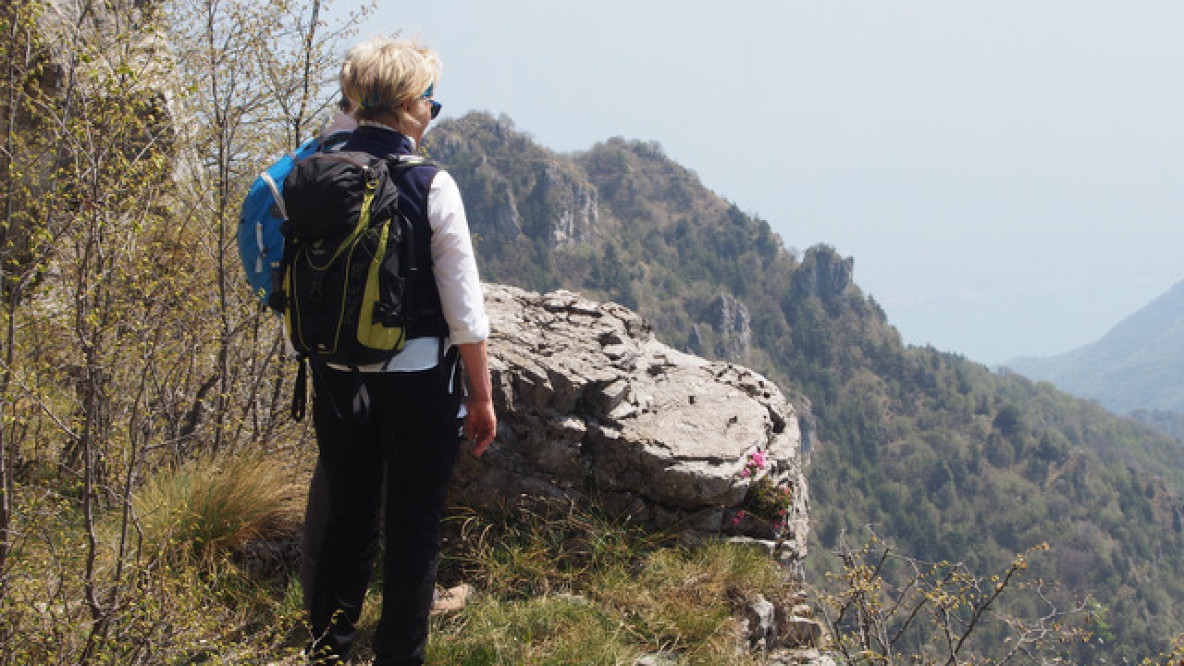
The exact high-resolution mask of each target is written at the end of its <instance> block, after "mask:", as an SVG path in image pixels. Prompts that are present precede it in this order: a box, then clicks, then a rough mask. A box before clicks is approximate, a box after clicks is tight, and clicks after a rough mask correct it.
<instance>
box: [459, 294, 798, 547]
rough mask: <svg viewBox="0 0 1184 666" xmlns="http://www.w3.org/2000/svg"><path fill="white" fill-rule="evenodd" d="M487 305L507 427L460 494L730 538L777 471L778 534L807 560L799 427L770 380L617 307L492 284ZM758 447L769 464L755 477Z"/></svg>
mask: <svg viewBox="0 0 1184 666" xmlns="http://www.w3.org/2000/svg"><path fill="white" fill-rule="evenodd" d="M485 300H486V306H487V308H488V310H489V314H490V318H491V320H492V324H493V334H492V336H491V337H490V340H489V350H490V369H491V373H492V376H493V385H494V401H495V406H496V409H497V411H498V417H499V419H500V425H499V429H498V438H497V440H496V441H495V442H494V444H493V445H492V446H491V447H490V448H489V450H488V451H487V452H486V453H485V455H484V456H482V457H481V458H474V457H473V456H471V455H463V456H462V457H461V460H460V462H459V464H458V473H457V479H456V483H455V485H454V487H453V491H454V497H455V498H456V499H458V500H460V501H464V502H467V503H471V504H476V505H479V506H488V507H496V506H505V505H509V504H513V503H515V502H516V501H518V500H519V499H520V498H522V497H543V498H564V499H567V500H572V501H576V502H579V501H581V500H583V499H596V500H597V501H598V502H600V503H601V504H602V505H603V506H605V507H606V508H608V509H609V510H610V511H614V512H619V514H620V515H621V516H626V515H627V516H629V517H631V518H632V519H634V520H638V521H640V522H643V523H646V524H650V525H653V526H655V527H659V528H668V527H672V526H678V527H685V528H686V529H688V530H693V531H705V532H718V531H725V532H726V531H729V529H732V526H734V525H741V526H742V528H743V529H751V528H752V521H747V520H746V521H743V522H741V521H737V520H735V516H736V514H737V512H738V511H739V510H740V507H741V503H742V502H743V500H744V498H745V495H746V494H747V492H748V489H749V484H750V483H751V482H752V481H753V479H754V478H760V477H762V476H765V475H770V476H771V477H772V478H771V479H770V480H772V481H774V482H775V483H781V484H786V485H788V486H789V487H791V488H792V489H793V491H794V493H793V496H794V498H793V506H792V507H791V510H790V512H789V516H787V521H786V528H785V529H784V530H782V532H781V536H782V538H783V539H784V543H783V546H785V547H787V550H788V551H789V552H790V553H792V555H791V557H794V558H800V557H802V556H804V554H805V538H806V529H807V515H806V507H807V502H808V495H807V491H806V485H805V479H804V477H803V475H802V457H801V435H800V431H799V428H798V419H797V416H796V414H795V413H794V409H793V406H792V405H790V403H789V402H788V401H787V400H786V399H785V397H784V395H783V394H782V393H781V390H780V389H779V388H777V386H775V385H774V384H773V383H772V382H771V381H769V380H767V379H765V378H764V377H762V376H761V375H759V374H757V373H756V372H754V371H752V370H749V369H747V368H744V367H740V366H736V365H733V364H730V363H723V362H712V361H707V360H705V359H703V358H700V357H697V356H692V355H689V354H685V353H682V352H679V351H677V350H675V349H673V348H671V347H669V346H667V345H665V344H663V343H661V342H659V341H658V340H657V339H656V338H655V336H654V334H653V331H652V330H651V328H650V327H649V325H648V324H647V323H646V322H645V321H644V320H643V319H642V318H641V317H640V316H639V315H637V314H636V313H634V312H632V311H630V310H629V309H627V308H625V307H622V306H620V305H617V304H615V303H597V302H594V301H591V300H588V299H586V298H584V297H582V296H579V295H578V294H575V293H572V292H566V291H557V292H552V293H548V294H542V295H540V294H537V293H532V292H527V291H523V290H520V289H516V288H513V287H507V286H501V285H486V287H485ZM758 449H759V450H763V451H764V452H765V454H766V457H767V464H766V466H765V469H763V470H761V471H759V472H758V474H757V475H756V476H755V477H751V478H750V477H747V476H745V475H744V474H743V470H744V468H745V466H746V464H747V463H748V456H749V455H750V454H752V453H753V452H755V451H757V450H758ZM750 536H756V537H764V538H768V537H769V535H767V534H759V533H753V534H751V535H750Z"/></svg>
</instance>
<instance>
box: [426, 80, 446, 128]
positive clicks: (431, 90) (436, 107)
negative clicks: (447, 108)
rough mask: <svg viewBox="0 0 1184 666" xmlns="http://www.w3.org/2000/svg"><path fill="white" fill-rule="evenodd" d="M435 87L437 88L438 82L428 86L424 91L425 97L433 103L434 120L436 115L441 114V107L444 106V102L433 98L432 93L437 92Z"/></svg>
mask: <svg viewBox="0 0 1184 666" xmlns="http://www.w3.org/2000/svg"><path fill="white" fill-rule="evenodd" d="M435 89H436V84H434V83H433V84H432V85H430V86H428V89H427V90H425V91H423V98H424V99H426V100H427V101H428V102H429V103H430V104H431V105H432V120H435V119H436V116H438V115H440V109H441V108H443V106H444V105H443V104H441V103H439V102H437V101H436V100H434V99H432V95H433V94H434V93H435Z"/></svg>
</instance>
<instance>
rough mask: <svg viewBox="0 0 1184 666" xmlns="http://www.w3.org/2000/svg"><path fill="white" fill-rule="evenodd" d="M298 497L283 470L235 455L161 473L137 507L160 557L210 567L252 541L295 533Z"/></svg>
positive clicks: (138, 499) (138, 497)
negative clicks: (293, 530) (289, 532)
mask: <svg viewBox="0 0 1184 666" xmlns="http://www.w3.org/2000/svg"><path fill="white" fill-rule="evenodd" d="M296 494H297V491H296V490H295V489H294V487H293V486H292V484H291V483H290V482H289V480H288V478H287V473H286V471H285V470H283V469H282V468H281V467H280V466H279V465H277V464H275V463H274V462H272V461H268V460H266V459H263V458H261V457H257V456H249V455H242V454H236V455H225V456H220V457H214V458H204V459H199V460H197V461H194V462H192V463H189V464H186V465H183V466H181V467H177V468H166V469H163V470H161V471H160V472H159V473H158V474H157V475H156V476H154V477H153V478H151V479H149V481H148V482H147V483H145V484H144V487H143V488H142V489H141V490H140V492H139V493H137V494H136V497H135V502H134V506H135V509H136V514H137V515H138V516H139V518H140V520H141V523H142V525H143V528H144V534H145V538H146V539H147V541H148V543H150V544H152V545H154V546H155V547H156V549H157V550H158V552H161V553H162V554H164V555H166V556H169V557H177V558H180V559H181V560H183V561H188V562H191V563H197V564H206V565H209V564H213V563H215V562H217V561H218V560H220V559H222V558H224V557H226V556H227V555H229V554H230V553H232V552H234V551H235V550H236V549H239V548H241V547H242V546H243V545H244V544H246V543H247V542H248V541H251V540H254V539H266V538H269V537H274V536H278V535H280V534H282V533H284V532H286V531H290V530H291V529H292V525H294V524H296V522H297V521H298V520H299V511H298V508H297V507H296V506H294V503H293V502H292V501H291V500H292V498H293V497H295V496H296Z"/></svg>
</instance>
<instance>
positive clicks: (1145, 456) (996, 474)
mask: <svg viewBox="0 0 1184 666" xmlns="http://www.w3.org/2000/svg"><path fill="white" fill-rule="evenodd" d="M428 143H429V145H428V150H429V153H430V154H431V155H432V157H433V158H434V159H436V160H437V161H439V162H441V163H442V164H443V165H445V166H447V167H448V168H449V169H450V170H451V171H452V172H453V174H454V175H455V176H456V179H457V180H458V182H459V183H460V184H461V187H462V190H463V193H464V195H465V198H466V203H467V205H468V207H469V210H470V217H471V224H472V226H473V229H474V232H475V233H476V234H477V236H478V238H479V243H478V254H479V255H480V258H481V261H482V264H483V265H482V270H483V271H484V275H485V277H486V278H487V279H490V280H494V281H499V282H506V283H510V284H516V285H519V286H524V287H527V288H533V289H538V290H547V289H553V288H559V287H563V288H568V289H574V290H579V291H583V292H586V293H588V294H590V295H593V296H597V297H604V298H610V299H614V300H617V301H619V302H621V303H623V304H625V305H628V306H630V307H634V308H636V309H638V310H639V311H640V312H641V313H642V314H644V315H645V316H646V317H647V318H649V319H650V320H651V321H652V322H653V323H654V325H655V327H656V329H657V331H658V332H659V335H660V336H661V337H662V338H663V339H664V340H665V341H666V342H668V343H670V344H672V345H675V346H678V347H680V348H684V349H688V350H691V351H695V352H698V353H701V354H704V355H706V356H709V357H714V358H725V359H729V360H734V361H736V362H741V363H745V364H748V365H751V366H753V367H755V368H756V369H758V370H760V371H761V372H763V373H765V374H766V375H768V376H770V377H772V378H774V379H775V380H777V381H778V382H779V383H780V384H781V386H782V387H783V389H784V390H785V391H786V392H787V394H789V395H792V396H794V397H795V399H796V401H797V402H798V405H799V407H800V408H801V412H802V413H803V414H804V415H805V420H806V423H805V426H806V430H807V432H810V431H811V430H812V428H811V426H816V437H814V438H813V439H814V441H813V462H812V465H811V467H810V470H809V480H810V484H811V492H812V512H813V522H814V524H815V531H816V534H817V538H818V542H819V545H820V546H821V548H816V549H815V553H816V555H815V556H814V557H813V558H812V559H813V561H812V567H813V569H814V570H816V571H818V572H821V571H825V570H831V571H833V570H835V568H836V564H835V562H834V561H833V560H829V559H828V557H827V556H826V551H827V549H830V548H832V547H833V546H835V545H836V543H838V542H839V541H840V540H841V539H846V540H855V541H859V540H861V539H864V538H866V536H867V533H868V530H869V529H870V530H872V531H874V532H875V533H876V534H878V535H879V536H880V537H884V538H887V539H889V540H891V541H892V542H894V543H895V544H897V545H898V546H899V547H900V548H901V549H902V550H903V551H905V552H907V553H909V554H911V555H912V556H914V557H917V558H922V559H926V560H930V561H937V560H950V561H961V562H964V563H966V564H967V565H968V566H970V567H971V568H972V569H973V570H975V571H978V572H991V571H998V570H1001V569H1002V568H1004V567H1005V566H1006V564H1007V562H1009V561H1010V560H1011V558H1012V557H1013V556H1014V555H1015V554H1016V553H1018V552H1021V551H1024V550H1026V549H1029V548H1032V547H1034V546H1038V545H1040V544H1042V543H1047V544H1048V545H1049V549H1048V550H1047V551H1046V552H1045V553H1044V554H1043V555H1041V556H1038V557H1034V558H1033V561H1032V564H1031V566H1032V569H1033V571H1034V572H1035V575H1036V577H1037V578H1038V579H1041V580H1044V581H1046V582H1048V583H1050V588H1049V590H1048V591H1046V595H1047V596H1048V598H1049V599H1050V600H1051V601H1052V602H1053V603H1054V604H1055V605H1056V607H1057V608H1060V609H1068V608H1072V607H1074V605H1075V604H1078V605H1079V606H1080V607H1083V608H1088V609H1090V610H1091V612H1090V613H1089V614H1088V617H1087V618H1085V620H1086V621H1087V623H1088V624H1089V625H1090V626H1089V628H1090V629H1092V631H1093V633H1092V636H1093V637H1092V640H1091V641H1090V642H1088V643H1085V644H1082V645H1078V646H1075V647H1074V648H1072V650H1073V651H1072V653H1071V656H1072V658H1073V659H1074V660H1079V663H1085V662H1086V661H1094V660H1097V659H1100V658H1102V657H1105V658H1108V659H1114V660H1118V659H1127V660H1136V661H1137V660H1139V659H1143V658H1151V657H1154V656H1155V655H1159V654H1164V653H1166V652H1168V651H1169V650H1170V647H1171V640H1172V639H1173V637H1174V636H1175V634H1176V633H1177V632H1178V631H1179V627H1181V626H1184V616H1181V614H1180V613H1181V611H1180V610H1179V609H1180V608H1181V607H1182V603H1184V561H1182V559H1181V557H1182V555H1181V553H1182V550H1181V547H1182V546H1184V538H1182V529H1184V525H1182V511H1184V506H1182V504H1181V500H1180V493H1181V489H1184V446H1182V445H1181V443H1180V442H1179V441H1177V440H1174V439H1171V438H1169V437H1166V436H1163V435H1160V434H1157V433H1155V432H1153V431H1152V430H1150V429H1149V428H1146V427H1144V426H1142V425H1140V424H1138V423H1136V422H1134V421H1132V420H1126V419H1122V418H1118V417H1115V416H1113V415H1111V414H1110V413H1108V412H1106V411H1105V410H1103V409H1101V408H1100V407H1099V406H1098V405H1096V404H1095V403H1091V402H1087V401H1083V400H1078V399H1075V398H1073V397H1070V396H1069V395H1067V394H1065V393H1062V392H1060V391H1058V390H1057V389H1055V388H1054V387H1053V386H1052V385H1050V384H1047V383H1033V382H1031V381H1029V380H1027V379H1025V378H1023V377H1021V376H1018V375H1014V374H1002V375H1000V374H994V373H992V372H990V371H989V370H988V369H987V368H986V367H984V366H982V365H981V364H977V363H974V362H972V361H970V360H967V359H965V358H962V357H960V356H957V355H954V354H948V353H941V352H938V351H936V350H934V349H931V348H915V347H906V346H905V345H903V344H902V343H901V339H900V336H899V334H898V333H897V331H896V330H895V329H894V328H893V327H892V326H891V325H890V323H889V322H888V321H887V320H886V318H885V315H884V312H883V310H882V309H881V308H880V307H879V306H878V305H877V304H876V302H875V300H874V299H873V298H872V297H870V296H867V295H865V294H863V292H862V291H861V290H860V289H859V287H858V285H857V284H855V283H854V282H853V281H852V279H851V278H852V272H853V263H854V262H853V261H852V260H851V259H846V258H843V257H841V256H840V255H839V254H838V253H837V252H836V251H835V249H833V248H830V247H826V246H818V247H813V248H810V249H809V250H807V251H806V252H805V253H804V255H802V256H797V254H796V253H795V252H793V251H790V250H788V249H787V248H786V247H785V246H784V245H783V243H782V240H781V239H779V238H778V237H777V236H776V235H775V234H774V233H773V232H772V231H771V229H770V227H769V225H768V223H767V222H765V221H764V220H761V219H759V218H756V217H754V216H751V215H748V214H746V213H744V212H743V211H742V210H741V209H740V207H739V206H737V205H736V204H733V203H729V202H727V201H724V200H722V199H721V198H719V197H718V196H716V195H714V194H713V193H712V192H711V191H710V190H709V189H708V188H707V187H705V186H704V185H703V184H702V183H701V182H700V181H699V179H698V177H697V176H696V175H695V174H694V172H692V171H690V170H688V169H686V168H685V167H682V166H680V165H678V164H676V163H674V162H673V161H671V160H670V159H668V158H667V157H665V155H664V154H663V153H662V150H661V148H660V147H659V146H657V145H655V144H652V143H643V142H636V141H626V140H623V139H619V138H616V139H611V140H608V141H605V142H604V143H601V144H597V145H596V146H594V147H592V148H591V149H590V150H588V151H586V152H580V153H576V154H572V155H559V154H555V153H552V152H550V151H548V150H546V149H544V148H542V147H541V146H539V145H537V144H536V143H535V142H533V141H532V140H531V138H530V136H529V135H527V134H525V133H523V132H520V131H518V130H516V129H515V128H514V127H513V124H512V122H511V121H510V120H509V119H507V118H500V119H495V118H493V117H491V116H489V115H487V114H470V115H468V116H466V117H464V118H461V119H459V120H455V121H448V122H445V123H442V124H440V125H439V127H438V128H436V129H435V130H434V131H433V133H432V134H430V135H429V142H428ZM783 228H789V229H792V220H791V221H786V224H785V225H784V226H783ZM817 580H819V581H820V580H821V578H820V577H818V578H817ZM1052 583H1055V589H1052V586H1051V584H1052ZM1032 610H1035V609H1032Z"/></svg>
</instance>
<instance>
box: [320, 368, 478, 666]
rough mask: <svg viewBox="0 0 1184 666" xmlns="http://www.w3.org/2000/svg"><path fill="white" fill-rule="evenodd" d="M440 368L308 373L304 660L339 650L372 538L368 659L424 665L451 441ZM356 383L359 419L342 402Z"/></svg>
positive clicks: (448, 399) (455, 431) (361, 588)
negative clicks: (307, 629)
mask: <svg viewBox="0 0 1184 666" xmlns="http://www.w3.org/2000/svg"><path fill="white" fill-rule="evenodd" d="M449 366H450V364H448V363H446V364H444V366H443V367H449ZM451 374H452V373H451V372H450V371H445V370H443V369H442V368H434V369H431V370H425V371H423V372H406V373H404V372H385V373H360V377H359V373H350V372H343V371H337V370H333V369H330V368H319V369H318V370H317V371H316V372H314V374H313V381H314V384H313V386H314V398H313V419H314V425H315V427H316V434H317V446H318V448H319V450H320V455H319V459H318V470H317V472H316V474H315V475H314V479H313V483H312V484H311V488H310V495H309V514H308V517H307V521H308V525H307V526H306V542H305V545H306V547H307V548H308V551H307V554H308V557H309V559H310V565H309V567H308V568H307V570H306V572H305V573H306V580H305V585H306V587H305V595H306V601H307V605H308V610H309V615H310V621H311V624H312V631H313V636H314V640H315V641H316V643H315V644H314V645H313V650H314V655H315V654H331V655H335V656H337V657H339V658H342V659H344V658H345V657H346V656H347V655H348V653H349V650H350V647H351V646H352V643H353V639H354V632H355V626H356V624H357V622H358V618H359V616H360V615H361V610H362V600H363V598H364V597H365V594H366V587H367V585H368V583H369V581H370V577H371V573H372V569H373V566H374V561H375V559H376V558H377V556H378V553H379V544H380V541H379V535H380V533H381V534H383V535H384V537H385V538H384V539H383V541H382V545H383V551H384V554H383V569H382V614H381V617H380V619H379V622H378V626H377V628H376V630H375V633H374V642H373V646H374V652H375V656H376V659H375V661H374V663H375V664H380V665H386V664H422V663H423V661H424V654H425V649H426V646H427V637H428V620H429V615H430V613H431V607H432V599H433V593H434V590H435V579H436V564H437V558H438V555H439V551H440V518H441V515H442V513H443V509H444V502H445V500H446V498H447V494H448V486H449V481H450V479H451V476H452V468H453V465H454V463H455V462H456V456H457V452H458V450H459V448H460V439H461V436H460V431H461V420H460V418H459V417H458V408H459V405H460V392H459V387H457V386H456V384H457V383H458V382H454V381H452V379H453V378H452V377H451ZM359 382H364V385H365V388H366V391H367V392H368V393H369V397H370V409H369V414H368V415H367V416H366V417H365V418H364V419H359V418H357V417H355V416H354V415H353V413H352V411H351V408H350V405H351V402H352V400H353V398H354V395H355V394H356V392H357V390H358V387H359V385H360V384H359ZM384 488H385V492H384ZM380 523H381V525H380ZM318 650H319V652H318Z"/></svg>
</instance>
